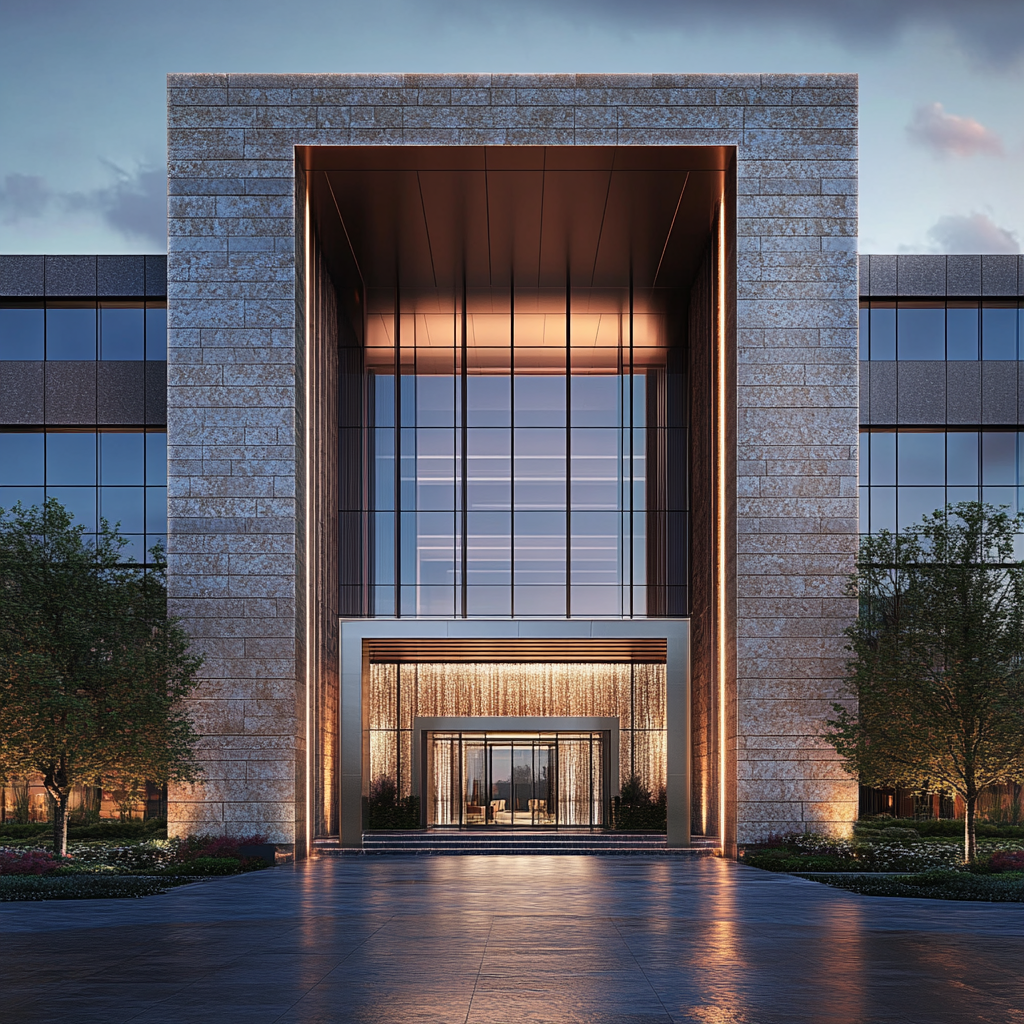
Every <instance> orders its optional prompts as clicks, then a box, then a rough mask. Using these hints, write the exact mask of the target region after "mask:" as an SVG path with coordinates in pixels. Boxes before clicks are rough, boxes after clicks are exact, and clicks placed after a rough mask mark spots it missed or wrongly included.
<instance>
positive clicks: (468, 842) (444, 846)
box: [313, 829, 718, 857]
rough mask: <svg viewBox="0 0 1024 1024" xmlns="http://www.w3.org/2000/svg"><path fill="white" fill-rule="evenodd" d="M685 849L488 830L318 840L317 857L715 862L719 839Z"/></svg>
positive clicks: (623, 839)
mask: <svg viewBox="0 0 1024 1024" xmlns="http://www.w3.org/2000/svg"><path fill="white" fill-rule="evenodd" d="M693 842H694V845H692V846H690V847H687V848H685V849H669V848H668V845H667V841H666V838H665V836H664V835H661V834H658V833H652V832H591V831H590V830H589V829H587V830H583V829H581V830H572V831H570V830H566V829H559V830H558V831H557V832H555V831H550V832H547V831H543V832H542V831H540V830H537V831H524V830H518V829H517V830H512V829H507V830H502V829H488V830H487V831H486V832H484V831H480V832H475V831H474V832H469V831H454V830H453V831H450V832H449V831H439V830H438V831H432V830H430V831H428V830H424V831H408V832H404V831H402V832H400V831H393V832H365V833H364V834H363V847H362V849H361V850H353V849H343V848H342V847H341V846H340V845H339V843H338V840H337V839H317V840H315V841H314V843H313V851H314V856H319V857H339V856H353V855H360V854H362V855H367V854H407V855H409V854H411V855H416V856H423V855H434V856H438V855H448V856H451V855H455V856H467V855H470V856H472V855H476V856H495V855H512V854H517V855H524V854H525V855H533V856H545V857H549V856H552V855H572V854H576V855H579V854H586V855H591V856H593V855H603V856H651V855H658V856H673V857H678V856H682V857H711V856H714V855H715V854H716V852H717V850H718V841H717V840H716V839H705V838H703V837H698V838H695V839H694V841H693Z"/></svg>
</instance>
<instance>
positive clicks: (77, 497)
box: [46, 486, 96, 533]
mask: <svg viewBox="0 0 1024 1024" xmlns="http://www.w3.org/2000/svg"><path fill="white" fill-rule="evenodd" d="M46 497H47V498H56V499H57V501H59V502H60V503H61V504H62V505H63V506H64V508H65V509H66V510H67V511H68V512H69V513H70V514H71V517H72V519H73V521H74V525H75V526H84V527H85V532H86V533H95V532H96V488H95V486H93V487H50V486H47V488H46Z"/></svg>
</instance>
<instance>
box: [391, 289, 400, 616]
mask: <svg viewBox="0 0 1024 1024" xmlns="http://www.w3.org/2000/svg"><path fill="white" fill-rule="evenodd" d="M393 334H394V338H395V341H394V346H395V399H394V401H395V425H394V427H393V428H392V429H393V430H394V432H395V444H394V448H395V537H394V544H395V618H396V619H400V618H401V617H402V307H401V292H400V291H399V286H398V285H397V284H396V285H395V323H394V331H393Z"/></svg>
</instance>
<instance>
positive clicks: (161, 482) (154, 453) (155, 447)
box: [145, 431, 167, 487]
mask: <svg viewBox="0 0 1024 1024" xmlns="http://www.w3.org/2000/svg"><path fill="white" fill-rule="evenodd" d="M145 436H146V483H147V484H155V485H158V486H163V487H166V486H167V435H166V434H165V433H164V432H163V431H161V432H159V433H157V432H156V431H150V432H149V433H147V434H146V435H145Z"/></svg>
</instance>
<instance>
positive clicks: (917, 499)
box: [896, 487, 946, 530]
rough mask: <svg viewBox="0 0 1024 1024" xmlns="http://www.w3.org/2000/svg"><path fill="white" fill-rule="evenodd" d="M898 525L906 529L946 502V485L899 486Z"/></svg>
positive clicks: (897, 496)
mask: <svg viewBox="0 0 1024 1024" xmlns="http://www.w3.org/2000/svg"><path fill="white" fill-rule="evenodd" d="M896 502H897V505H896V510H897V516H896V526H897V529H900V530H905V529H906V528H907V527H908V526H913V525H914V524H915V523H919V522H920V521H921V519H922V518H924V516H927V515H931V513H932V512H935V511H936V510H937V509H941V508H943V507H944V506H945V504H946V489H945V487H899V488H897V495H896Z"/></svg>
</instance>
